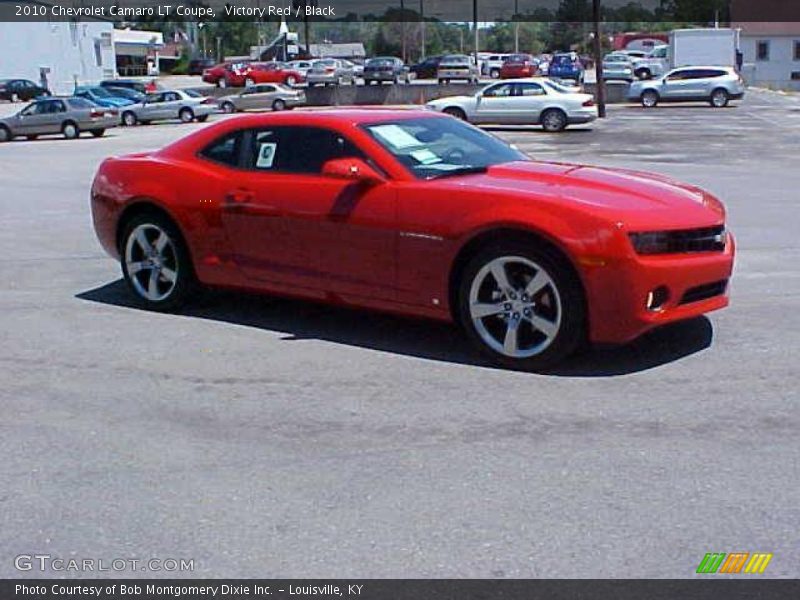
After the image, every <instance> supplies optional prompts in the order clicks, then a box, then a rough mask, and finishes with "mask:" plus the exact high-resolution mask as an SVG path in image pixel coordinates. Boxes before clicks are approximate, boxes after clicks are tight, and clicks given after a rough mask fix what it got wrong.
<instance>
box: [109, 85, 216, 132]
mask: <svg viewBox="0 0 800 600" xmlns="http://www.w3.org/2000/svg"><path fill="white" fill-rule="evenodd" d="M216 111H217V101H216V100H214V99H213V98H207V97H205V96H202V95H201V94H198V93H197V92H195V91H193V90H164V91H158V92H154V93H152V94H147V97H145V99H144V100H143V101H142V102H138V103H136V104H130V105H128V106H123V107H122V108H120V113H121V114H122V124H123V125H128V126H132V125H136V124H137V123H142V124H144V125H146V124H148V123H150V122H151V121H166V120H169V119H180V120H181V121H183V122H184V123H190V122H192V121H194V120H197V121H205V120H206V119H208V116H209V115H210V114H212V113H214V112H216Z"/></svg>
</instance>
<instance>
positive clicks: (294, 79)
mask: <svg viewBox="0 0 800 600" xmlns="http://www.w3.org/2000/svg"><path fill="white" fill-rule="evenodd" d="M296 83H297V77H295V76H294V75H289V76H288V77H286V85H288V86H293V85H295V84H296Z"/></svg>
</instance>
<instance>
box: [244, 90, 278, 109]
mask: <svg viewBox="0 0 800 600" xmlns="http://www.w3.org/2000/svg"><path fill="white" fill-rule="evenodd" d="M277 95H278V94H277V88H276V87H275V86H274V85H270V84H265V85H257V86H256V87H255V89H253V90H252V91H251V93H250V94H248V95H247V96H245V98H246V103H247V107H248V108H250V109H252V108H260V109H265V108H269V107H271V106H272V102H273V101H274V100H275V98H276V97H277Z"/></svg>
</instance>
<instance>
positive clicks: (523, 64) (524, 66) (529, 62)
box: [500, 54, 539, 79]
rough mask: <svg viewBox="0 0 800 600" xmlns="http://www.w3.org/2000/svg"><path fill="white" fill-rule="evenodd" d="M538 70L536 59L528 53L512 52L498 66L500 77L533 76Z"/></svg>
mask: <svg viewBox="0 0 800 600" xmlns="http://www.w3.org/2000/svg"><path fill="white" fill-rule="evenodd" d="M538 70H539V68H538V66H537V64H536V61H535V60H534V58H533V57H532V56H531V55H530V54H512V55H511V56H509V57H508V58H507V59H506V60H505V61H503V66H502V67H500V79H517V78H520V77H533V76H534V75H536V72H537V71H538Z"/></svg>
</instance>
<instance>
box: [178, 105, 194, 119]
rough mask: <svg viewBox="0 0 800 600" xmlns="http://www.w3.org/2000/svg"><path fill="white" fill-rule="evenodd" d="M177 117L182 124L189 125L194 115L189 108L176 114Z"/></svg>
mask: <svg viewBox="0 0 800 600" xmlns="http://www.w3.org/2000/svg"><path fill="white" fill-rule="evenodd" d="M178 117H180V119H181V121H183V122H184V123H191V122H192V120H193V119H194V113H193V112H192V109H191V108H182V109H181V112H179V113H178Z"/></svg>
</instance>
